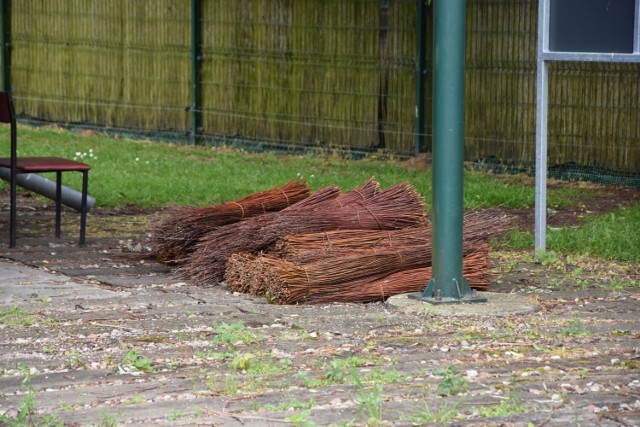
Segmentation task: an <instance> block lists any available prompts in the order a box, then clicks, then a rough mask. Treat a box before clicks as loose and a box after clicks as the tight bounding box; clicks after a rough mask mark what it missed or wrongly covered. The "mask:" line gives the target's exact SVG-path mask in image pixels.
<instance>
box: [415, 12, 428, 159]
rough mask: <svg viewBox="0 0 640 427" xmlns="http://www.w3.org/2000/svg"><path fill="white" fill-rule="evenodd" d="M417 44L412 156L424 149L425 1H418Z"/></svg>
mask: <svg viewBox="0 0 640 427" xmlns="http://www.w3.org/2000/svg"><path fill="white" fill-rule="evenodd" d="M417 3H418V5H417V6H418V31H417V37H418V40H417V41H418V43H417V52H416V139H415V144H414V155H415V156H416V157H418V155H419V154H420V152H421V151H422V149H423V148H424V81H425V74H426V72H427V70H426V68H427V65H426V64H427V60H426V56H427V49H426V39H427V0H418V1H417Z"/></svg>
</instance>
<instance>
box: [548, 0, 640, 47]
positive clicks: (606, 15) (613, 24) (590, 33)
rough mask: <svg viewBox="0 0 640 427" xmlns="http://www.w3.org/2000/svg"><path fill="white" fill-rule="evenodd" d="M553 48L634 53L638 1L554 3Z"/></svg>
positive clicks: (562, 0) (568, 0) (570, 0)
mask: <svg viewBox="0 0 640 427" xmlns="http://www.w3.org/2000/svg"><path fill="white" fill-rule="evenodd" d="M550 6H551V8H550V18H549V21H550V22H549V49H550V50H551V51H555V52H598V53H612V52H616V53H633V24H634V18H635V16H636V11H635V0H550Z"/></svg>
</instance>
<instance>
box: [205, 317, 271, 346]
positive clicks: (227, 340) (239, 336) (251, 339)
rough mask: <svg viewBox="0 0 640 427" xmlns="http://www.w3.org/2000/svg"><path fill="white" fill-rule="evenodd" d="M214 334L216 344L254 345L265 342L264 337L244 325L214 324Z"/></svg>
mask: <svg viewBox="0 0 640 427" xmlns="http://www.w3.org/2000/svg"><path fill="white" fill-rule="evenodd" d="M213 329H214V332H215V333H216V336H215V337H214V338H213V343H214V344H228V345H232V346H235V345H239V344H254V343H257V342H260V341H262V340H264V337H263V336H260V335H258V334H256V333H254V332H253V331H251V330H250V329H247V327H246V326H245V325H244V324H243V323H226V322H220V323H219V324H216V323H215V322H214V324H213Z"/></svg>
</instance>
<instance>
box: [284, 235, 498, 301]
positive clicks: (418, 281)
mask: <svg viewBox="0 0 640 427" xmlns="http://www.w3.org/2000/svg"><path fill="white" fill-rule="evenodd" d="M431 274H432V272H431V267H422V268H416V269H411V270H403V271H400V272H397V273H393V274H390V275H388V276H386V277H383V278H381V279H377V280H373V281H371V282H363V281H355V282H350V283H343V284H340V285H339V286H335V287H331V288H330V287H325V288H324V289H322V291H323V292H317V291H318V289H314V291H315V292H314V293H312V294H309V295H308V296H306V297H304V298H303V299H302V300H293V299H290V298H289V299H280V298H278V297H277V296H276V295H274V296H273V297H272V301H273V302H276V303H280V304H294V303H299V302H303V301H305V302H307V303H309V304H326V303H331V302H352V303H367V302H374V301H384V300H386V299H387V298H389V297H391V296H393V295H399V294H405V293H411V292H422V291H424V289H425V288H426V287H427V284H428V283H429V280H430V279H431ZM462 275H463V276H464V278H465V279H467V281H468V282H469V285H470V286H471V287H472V288H474V289H476V290H479V291H484V290H487V288H488V287H489V284H490V283H491V277H490V274H489V251H488V248H487V247H486V245H485V246H484V247H483V248H482V250H477V251H475V252H473V253H471V254H469V255H466V256H465V257H464V258H463V260H462Z"/></svg>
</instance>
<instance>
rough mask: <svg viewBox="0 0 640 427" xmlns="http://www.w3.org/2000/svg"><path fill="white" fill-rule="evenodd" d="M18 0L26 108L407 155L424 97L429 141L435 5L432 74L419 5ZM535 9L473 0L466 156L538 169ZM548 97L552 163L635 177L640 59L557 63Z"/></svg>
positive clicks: (300, 145)
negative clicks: (421, 64) (420, 61)
mask: <svg viewBox="0 0 640 427" xmlns="http://www.w3.org/2000/svg"><path fill="white" fill-rule="evenodd" d="M8 3H10V4H11V5H10V8H8V9H6V10H5V11H4V13H5V16H4V22H5V23H6V25H5V26H4V27H5V28H4V31H5V32H7V33H8V35H7V37H8V38H9V39H10V55H8V56H7V58H8V61H10V63H8V64H3V66H4V69H5V73H9V75H10V79H9V82H10V86H11V90H12V91H13V94H14V97H15V98H16V104H17V108H18V112H19V113H20V114H21V115H22V116H23V117H29V118H31V119H34V120H39V121H49V122H56V123H64V124H73V125H76V126H83V127H90V128H96V129H100V130H112V131H118V132H130V133H132V134H134V133H137V134H140V133H141V134H145V135H152V136H154V137H157V138H158V139H163V138H171V139H180V140H185V141H194V140H197V141H198V142H202V143H212V144H236V145H240V146H244V147H253V148H258V149H264V148H282V149H291V150H312V149H319V150H344V151H351V152H369V153H370V152H376V153H378V152H383V153H387V154H392V155H396V156H411V155H413V154H414V152H415V149H416V141H417V139H416V103H417V99H418V96H423V97H424V98H425V100H426V102H425V105H426V106H427V107H426V110H425V111H424V118H425V121H426V126H425V128H424V129H425V131H424V133H425V137H426V144H425V145H424V146H423V147H422V146H421V147H420V149H421V150H426V151H428V150H429V149H430V136H431V126H430V122H431V110H430V99H431V93H432V87H431V85H432V82H431V72H430V69H431V59H432V56H433V55H432V52H431V43H430V40H431V22H432V16H431V15H432V9H431V8H427V16H426V25H427V34H428V38H427V40H428V41H427V43H426V49H427V67H426V70H425V71H424V72H423V73H420V72H419V70H417V67H416V56H417V50H418V45H419V44H418V40H417V36H416V34H418V28H417V26H418V23H419V20H418V13H419V7H418V5H419V4H420V3H421V1H419V0H418V1H415V0H348V1H344V0H324V1H320V0H295V1H294V0H237V1H234V2H228V1H223V0H192V1H191V2H186V1H184V0H156V1H153V2H147V1H143V0H114V1H109V2H104V1H98V0H31V1H28V2H17V1H14V2H8ZM537 6H538V3H537V1H536V0H469V1H468V2H467V35H466V38H467V48H466V58H467V59H466V74H465V75H466V106H465V107H466V115H465V134H466V140H465V155H466V158H467V160H469V161H474V162H482V163H483V164H485V165H489V166H490V167H492V168H494V169H501V170H518V171H528V172H531V171H532V169H533V163H534V154H535V102H536V93H535V78H536V49H537V36H536V31H537ZM192 7H197V9H192ZM194 11H197V13H192V12H194ZM194 28H196V29H197V30H198V31H196V32H194ZM7 65H8V66H7ZM417 77H420V78H424V81H425V85H424V93H422V94H418V93H417V90H416V87H417V81H416V78H417ZM549 105H550V110H549V135H548V138H549V164H550V166H552V170H554V169H553V167H561V166H562V165H564V166H572V167H574V168H575V167H576V165H579V166H581V167H586V168H587V169H588V170H591V171H601V172H602V173H606V171H617V172H618V175H620V174H626V176H628V177H630V178H629V179H632V180H633V179H636V178H637V176H638V174H639V173H640V166H639V165H640V64H610V63H607V64H598V63H554V64H552V66H551V69H550V80H549ZM195 118H197V120H195ZM194 136H196V137H197V138H194ZM587 169H584V170H587Z"/></svg>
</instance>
